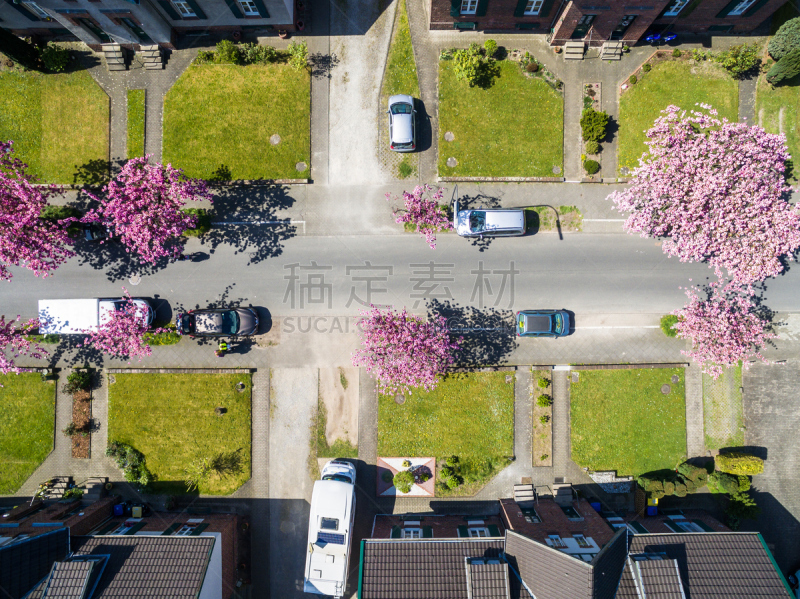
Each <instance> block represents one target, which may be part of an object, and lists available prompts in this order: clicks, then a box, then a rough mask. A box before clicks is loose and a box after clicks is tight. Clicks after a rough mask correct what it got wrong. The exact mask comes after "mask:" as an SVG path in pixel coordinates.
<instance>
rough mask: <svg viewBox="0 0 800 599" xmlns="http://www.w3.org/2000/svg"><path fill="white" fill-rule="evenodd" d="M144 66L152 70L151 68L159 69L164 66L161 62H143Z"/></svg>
mask: <svg viewBox="0 0 800 599" xmlns="http://www.w3.org/2000/svg"><path fill="white" fill-rule="evenodd" d="M144 68H145V69H149V70H153V69H158V70H161V69H163V68H164V65H163V64H161V63H160V62H146V63H145V64H144Z"/></svg>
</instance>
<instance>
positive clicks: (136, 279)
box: [128, 275, 142, 285]
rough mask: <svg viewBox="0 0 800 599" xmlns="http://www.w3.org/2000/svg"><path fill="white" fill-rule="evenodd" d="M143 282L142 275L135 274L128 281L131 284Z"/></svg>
mask: <svg viewBox="0 0 800 599" xmlns="http://www.w3.org/2000/svg"><path fill="white" fill-rule="evenodd" d="M141 282H142V277H140V276H139V275H133V276H132V277H131V278H130V279H128V283H130V284H131V285H138V284H139V283H141Z"/></svg>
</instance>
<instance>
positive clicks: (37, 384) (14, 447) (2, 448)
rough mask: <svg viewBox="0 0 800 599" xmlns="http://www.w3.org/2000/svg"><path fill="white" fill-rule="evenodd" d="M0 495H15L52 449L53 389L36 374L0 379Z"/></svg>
mask: <svg viewBox="0 0 800 599" xmlns="http://www.w3.org/2000/svg"><path fill="white" fill-rule="evenodd" d="M0 385H2V387H0V404H2V406H3V409H2V410H0V464H2V467H0V494H1V495H9V494H11V493H16V492H17V491H18V490H19V488H20V486H22V483H24V482H25V480H26V479H27V478H28V477H29V476H30V475H31V474H33V471H34V470H36V468H37V467H38V466H39V464H41V463H42V462H43V461H44V459H45V458H46V457H47V455H48V454H49V453H50V452H51V451H52V450H53V431H54V428H55V403H56V402H55V399H56V387H55V384H54V383H53V382H52V381H50V382H46V381H43V380H42V376H41V375H40V374H36V373H22V374H19V375H14V374H8V375H1V376H0Z"/></svg>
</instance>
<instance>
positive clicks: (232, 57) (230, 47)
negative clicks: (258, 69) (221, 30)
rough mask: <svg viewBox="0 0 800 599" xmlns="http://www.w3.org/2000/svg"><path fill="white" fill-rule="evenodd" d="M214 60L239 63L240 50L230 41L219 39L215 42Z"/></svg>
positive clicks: (221, 62) (223, 62)
mask: <svg viewBox="0 0 800 599" xmlns="http://www.w3.org/2000/svg"><path fill="white" fill-rule="evenodd" d="M214 62H216V63H217V64H239V63H241V62H242V51H241V50H240V49H239V46H237V45H236V44H234V43H233V42H232V41H230V40H221V41H219V42H217V51H216V52H214Z"/></svg>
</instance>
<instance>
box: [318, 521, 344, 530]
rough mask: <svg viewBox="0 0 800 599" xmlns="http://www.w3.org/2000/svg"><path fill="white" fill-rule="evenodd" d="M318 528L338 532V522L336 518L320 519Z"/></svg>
mask: <svg viewBox="0 0 800 599" xmlns="http://www.w3.org/2000/svg"><path fill="white" fill-rule="evenodd" d="M319 527H320V529H322V530H338V529H339V520H338V519H337V518H320V521H319Z"/></svg>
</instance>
